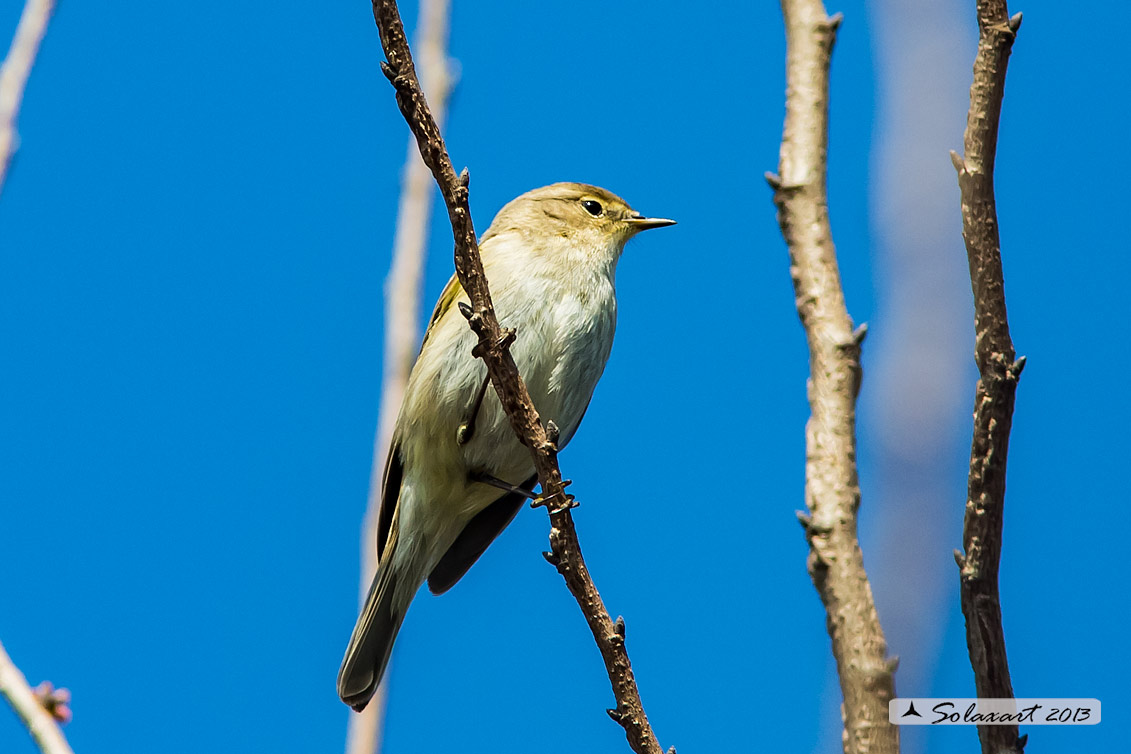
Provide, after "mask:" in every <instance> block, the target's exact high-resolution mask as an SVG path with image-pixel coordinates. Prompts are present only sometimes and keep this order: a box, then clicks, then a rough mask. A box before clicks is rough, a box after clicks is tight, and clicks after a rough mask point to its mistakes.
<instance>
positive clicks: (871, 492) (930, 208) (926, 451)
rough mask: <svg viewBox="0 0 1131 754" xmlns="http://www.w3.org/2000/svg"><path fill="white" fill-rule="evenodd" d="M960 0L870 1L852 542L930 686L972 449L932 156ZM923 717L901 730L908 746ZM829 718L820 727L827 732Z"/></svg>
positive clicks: (956, 268) (966, 302) (950, 112)
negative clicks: (861, 503)
mask: <svg viewBox="0 0 1131 754" xmlns="http://www.w3.org/2000/svg"><path fill="white" fill-rule="evenodd" d="M966 8H967V0H941V1H940V0H879V2H878V3H875V4H870V5H869V13H868V16H869V20H870V21H871V30H872V54H873V56H874V59H875V71H876V81H877V83H876V116H875V117H876V120H875V129H874V139H873V144H874V147H873V156H872V161H871V162H872V171H871V172H872V176H873V180H872V181H871V187H870V196H869V205H870V214H871V218H872V223H871V224H872V228H873V234H874V238H875V246H876V253H875V259H876V262H875V274H874V281H875V288H876V298H877V311H876V314H875V321H876V322H877V323H881V324H880V326H878V327H875V328H874V329H873V330H872V332H871V333H869V337H868V357H869V358H868V360H867V372H868V385H869V389H868V390H866V391H865V392H864V393H863V394H862V395H861V396H860V416H861V442H862V443H865V444H867V447H868V453H867V460H866V461H865V465H866V467H867V469H862V471H864V472H865V473H864V479H865V480H866V481H867V482H868V483H869V484H868V499H869V505H868V509H867V511H866V512H865V515H864V521H863V522H862V525H863V527H864V528H863V529H862V531H861V537H860V539H861V545H862V547H863V548H864V551H865V552H867V553H868V575H869V577H870V578H871V582H872V587H873V590H874V593H875V597H876V608H877V609H878V611H879V614H880V617H881V619H882V620H883V626H884V635H885V636H886V638H887V642H888V648H889V651H890V652H891V653H892V654H893V655H897V656H899V658H900V661H899V687H900V689H902V692H903V693H904V694H907V695H911V696H929V695H931V692H930V688H931V682H932V678H933V676H934V674H935V672H936V670H937V669H938V660H939V656H940V654H939V653H940V651H941V647H942V642H943V637H944V635H945V629H946V621H945V620H941V619H940V618H941V616H945V615H946V614H947V613H948V612H949V611H950V606H951V604H953V603H952V602H951V600H952V599H954V600H957V598H958V593H957V589H956V588H955V587H956V585H955V584H954V582H953V581H952V571H951V569H952V568H953V566H952V561H951V558H950V557H949V554H948V553H949V552H950V550H951V548H953V546H954V542H956V541H958V539H959V537H960V535H961V532H960V525H959V523H958V521H957V520H956V519H955V518H954V515H953V514H954V508H953V502H954V499H955V497H956V496H958V495H961V494H963V489H964V486H963V483H962V479H963V478H964V477H965V467H966V465H967V463H968V460H969V459H968V453H969V434H968V432H969V428H968V427H969V421H970V414H969V394H970V393H969V391H970V390H971V389H972V388H973V386H974V373H973V370H972V369H971V368H970V365H969V361H968V358H967V356H966V353H967V345H966V344H967V339H968V335H967V327H968V325H967V324H966V317H967V311H968V310H969V306H970V281H969V274H968V271H967V269H966V265H965V264H964V263H963V261H962V259H963V256H962V254H961V253H960V249H961V244H962V241H961V239H960V238H958V237H957V236H956V235H955V233H954V229H955V227H957V226H958V225H959V223H961V221H962V220H961V215H960V212H959V208H958V206H957V205H956V204H955V202H954V198H953V187H954V183H953V181H954V171H953V169H952V168H951V167H950V165H949V164H948V163H947V161H946V160H942V159H940V155H942V154H944V153H945V152H946V151H947V150H948V149H950V147H952V146H953V145H954V144H955V143H956V142H957V140H958V138H959V134H960V129H961V122H962V118H963V117H964V114H965V112H966V108H967V106H968V104H969V101H968V89H969V82H968V77H969V71H970V59H971V58H972V57H973V54H974V42H975V38H974V36H973V35H971V34H970V33H969V30H968V28H967V26H966V24H965V23H964V12H965V10H966ZM930 734H931V730H930V729H929V728H927V727H920V726H909V727H904V728H901V730H900V746H901V749H902V750H903V752H904V753H905V754H911V753H912V752H921V751H924V750H925V748H926V746H927V739H928V737H929V736H930ZM832 735H833V734H832V731H829V732H828V739H829V744H828V745H831V739H832Z"/></svg>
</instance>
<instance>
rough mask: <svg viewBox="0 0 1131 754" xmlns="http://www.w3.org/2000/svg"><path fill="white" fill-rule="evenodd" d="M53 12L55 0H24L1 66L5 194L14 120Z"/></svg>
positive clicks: (0, 161)
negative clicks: (13, 35)
mask: <svg viewBox="0 0 1131 754" xmlns="http://www.w3.org/2000/svg"><path fill="white" fill-rule="evenodd" d="M54 10H55V0H27V3H26V4H25V5H24V10H23V13H22V14H21V15H20V23H19V25H18V26H17V27H16V35H15V37H14V38H13V39H12V47H11V49H9V50H8V57H6V58H4V64H3V65H2V66H0V191H3V190H4V179H5V178H7V177H8V167H9V166H10V165H11V164H12V154H13V153H14V152H15V151H16V138H17V137H16V116H17V115H18V114H19V112H20V102H21V101H23V98H24V87H25V86H27V79H28V76H29V75H31V67H32V65H33V64H34V63H35V56H36V54H37V53H38V52H39V43H40V42H42V41H43V35H44V34H46V33H47V22H48V21H49V20H50V19H51V13H52V11H54Z"/></svg>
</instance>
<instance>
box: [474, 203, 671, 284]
mask: <svg viewBox="0 0 1131 754" xmlns="http://www.w3.org/2000/svg"><path fill="white" fill-rule="evenodd" d="M674 224H675V220H667V219H664V218H659V217H646V216H645V215H642V214H641V213H639V212H637V211H636V210H634V209H632V207H630V206H628V203H627V202H625V200H624V199H621V198H620V197H619V196H617V195H616V194H613V193H612V192H610V191H606V190H605V189H603V188H599V187H597V186H590V185H588V184H585V183H555V184H552V185H550V186H544V187H542V188H538V189H534V190H533V191H528V192H526V193H525V194H523V195H522V196H520V197H518V198H517V199H514V200H513V201H511V202H510V203H508V204H507V205H506V206H505V207H503V208H502V209H501V210H499V214H498V215H496V216H495V220H494V222H492V223H491V227H490V228H488V229H487V232H486V233H484V234H483V238H482V241H481V243H487V242H488V241H490V240H491V239H492V238H495V237H500V238H501V237H503V236H511V237H512V238H514V240H518V238H521V239H522V241H523V243H524V245H526V246H527V248H529V249H531V250H533V251H534V252H535V253H547V254H559V253H562V252H566V253H570V254H571V255H592V256H594V257H596V258H600V259H609V261H612V262H613V263H614V264H615V261H616V257H619V256H620V253H621V251H622V250H623V249H624V244H625V243H626V242H627V241H628V239H630V238H632V237H633V236H635V235H636V234H637V233H639V232H640V231H642V230H648V229H649V228H662V227H664V226H666V225H674Z"/></svg>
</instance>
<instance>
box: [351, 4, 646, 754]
mask: <svg viewBox="0 0 1131 754" xmlns="http://www.w3.org/2000/svg"><path fill="white" fill-rule="evenodd" d="M373 17H374V19H375V20H376V22H377V30H378V32H379V34H380V37H381V46H382V48H383V49H384V51H385V57H386V59H387V61H388V62H387V63H382V65H381V70H382V71H383V72H384V73H385V75H386V76H387V77H388V79H389V81H391V82H392V84H393V87H394V89H395V90H396V96H397V104H398V105H399V106H400V109H401V113H402V114H403V115H404V117H405V120H406V121H407V122H408V125H409V128H411V129H412V132H413V134H414V135H415V136H416V140H417V144H418V145H419V148H420V154H421V156H422V157H423V158H424V162H425V164H426V165H427V166H428V168H429V169H430V170H431V171H432V175H433V177H434V178H435V179H436V183H437V184H439V187H440V193H441V194H442V195H443V197H444V203H445V204H446V206H447V209H448V217H449V219H450V220H451V224H452V234H453V236H454V239H455V266H456V275H457V276H458V277H459V281H460V284H461V285H462V286H463V289H464V290H465V291H466V292H467V294H468V297H469V298H470V299H471V307H470V310H469V311H468V312H467V314H468V322H469V324H470V325H471V328H472V330H473V331H474V332H475V334H476V335H477V336H478V337H479V343H478V345H477V346H476V348H475V350H474V352H473V353H474V355H475V356H477V357H479V358H482V359H483V361H484V363H485V364H486V366H487V373H488V374H489V375H490V377H491V384H492V385H494V388H495V392H496V393H498V395H499V401H500V403H501V404H502V407H503V410H504V411H506V413H507V416H508V417H509V418H510V421H511V426H512V427H513V428H514V431H515V433H516V434H517V436H518V437H519V439H520V440H521V441H522V442H523V443H524V444H525V445H526V446H527V447H528V448H529V449H530V452H531V455H532V457H533V459H534V466H535V469H536V470H537V472H538V481H539V484H540V485H541V488H542V498H543V500H544V503H545V505H546V507H547V510H548V511H549V515H550V524H551V532H550V552H549V553H548V554H547V559H548V560H550V562H551V563H553V564H554V565H555V566H556V567H557V569H558V572H559V573H561V574H562V576H563V577H564V578H565V581H566V585H567V586H568V587H569V589H570V592H571V593H572V594H573V596H574V599H575V600H576V601H577V603H578V605H579V606H580V607H581V609H582V612H583V613H584V614H585V618H586V621H587V622H588V623H589V627H590V630H591V631H592V633H593V638H594V640H595V641H596V642H597V646H598V648H599V649H600V651H601V656H602V658H603V659H604V661H605V669H606V671H607V672H608V675H609V681H610V683H611V684H612V688H613V695H614V697H615V698H616V702H617V706H616V708H615V709H612V710H610V711H609V714H610V716H612V717H613V719H614V720H616V721H617V722H618V723H619V724H620V725H621V726H622V727H623V728H624V731H625V736H626V737H627V738H628V742H629V744H630V746H631V747H632V749H633V751H635V752H638V754H643V753H644V752H648V754H660V751H661V750H660V746H659V744H658V743H657V741H656V736H655V734H654V733H653V732H652V728H651V726H650V725H649V724H648V718H647V716H646V715H645V714H644V708H643V706H642V704H641V702H640V693H639V691H638V689H637V687H636V681H635V679H634V677H633V673H632V666H631V664H630V663H629V660H628V653H627V651H626V650H625V644H624V623H623V621H621V620H619V619H618V620H617V622H616V623H614V622H613V620H612V618H611V617H610V616H609V613H608V611H607V610H606V609H605V606H604V603H603V602H602V601H601V597H600V595H599V594H598V593H597V589H596V586H595V585H594V584H593V580H592V578H591V577H590V576H589V572H588V570H587V569H586V567H585V561H584V560H583V559H582V556H581V546H580V543H579V542H578V539H577V532H576V530H575V528H574V524H573V517H572V516H571V514H570V511H569V509H570V507H571V506H572V501H571V499H570V497H569V496H568V495H567V494H566V492H565V486H566V484H567V482H563V480H562V475H561V471H560V469H559V468H558V461H557V448H556V447H555V446H554V443H553V442H552V441H551V439H550V437H549V436H548V435H547V432H546V428H545V426H543V424H542V421H541V419H540V418H539V416H538V412H537V411H536V410H535V408H534V404H533V402H532V401H531V399H530V395H529V393H528V392H527V390H526V385H525V384H524V383H523V381H522V377H521V376H520V375H519V373H518V367H517V366H516V365H515V362H514V359H513V358H512V356H511V353H510V350H509V344H510V341H511V338H512V337H513V332H511V331H504V330H503V329H502V328H501V327H500V326H499V322H498V319H497V318H496V317H495V309H494V305H493V304H492V302H491V294H490V291H489V290H488V287H487V277H486V275H485V274H484V271H483V262H482V260H481V259H480V256H479V245H478V243H477V241H476V237H475V228H474V227H473V226H472V223H471V212H470V209H469V207H468V191H467V187H468V183H469V179H468V174H467V171H466V170H465V171H464V172H463V174H462V175H459V176H457V175H456V172H455V169H454V168H453V166H452V162H451V159H450V158H449V157H448V152H447V149H446V147H445V146H444V140H443V137H442V136H441V134H440V128H439V126H438V125H437V123H436V120H435V119H434V118H433V117H432V114H431V112H430V111H429V109H428V103H427V102H426V101H425V99H424V94H423V92H422V91H421V89H420V83H419V82H418V81H417V78H416V71H415V69H414V67H413V62H412V54H411V52H410V51H409V46H408V41H407V40H406V39H405V34H404V27H403V25H402V24H401V19H400V13H399V12H398V10H397V4H396V2H395V0H373Z"/></svg>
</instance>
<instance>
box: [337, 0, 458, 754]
mask: <svg viewBox="0 0 1131 754" xmlns="http://www.w3.org/2000/svg"><path fill="white" fill-rule="evenodd" d="M419 14H420V17H419V20H418V22H417V30H416V42H415V47H416V50H417V72H418V75H419V76H420V85H421V87H422V88H423V90H424V91H425V92H426V93H427V95H428V100H429V102H430V103H431V104H432V114H433V117H435V118H436V122H437V123H438V124H441V125H442V124H443V123H444V121H445V119H446V117H447V112H448V100H449V98H450V96H451V92H452V88H453V86H454V85H455V75H454V74H453V71H452V65H451V62H450V61H449V60H448V34H449V29H450V25H451V24H450V17H451V2H450V0H421V2H420V8H419ZM434 192H435V185H434V184H433V182H432V174H431V173H430V172H429V170H428V166H427V165H425V164H424V161H423V160H422V159H421V158H420V150H419V149H418V148H417V146H416V139H415V138H413V137H412V136H410V137H409V139H408V153H407V155H406V156H405V166H404V173H403V174H402V176H401V199H400V206H399V207H398V208H397V228H396V236H395V238H394V239H393V261H392V264H391V266H390V269H389V277H388V278H386V280H385V353H384V358H383V360H382V363H383V365H384V366H383V374H382V376H381V407H380V410H379V413H378V415H377V437H376V441H375V442H374V444H373V469H372V472H371V474H370V477H369V504H368V506H367V508H366V511H365V523H364V525H363V526H362V533H361V582H360V584H361V586H360V590H361V591H360V595H359V597H360V601H361V602H362V603H364V601H365V595H366V593H367V591H368V589H369V584H370V583H371V582H372V581H373V575H374V573H375V572H376V570H377V521H378V518H379V516H378V514H379V509H380V506H381V486H382V482H383V480H384V470H385V461H386V458H387V457H388V455H389V441H390V438H391V437H392V434H393V427H394V426H395V425H396V422H397V413H398V412H399V411H400V409H401V400H402V398H403V397H404V389H405V383H406V382H407V381H408V374H409V371H411V369H412V363H413V361H414V359H415V357H416V351H417V349H418V348H419V347H420V325H419V322H418V318H419V316H420V298H421V287H422V284H423V277H424V261H425V258H426V257H427V252H428V227H429V224H430V223H431V221H432V204H433V198H434V196H435V193H434ZM388 679H389V674H387V673H386V674H385V678H384V680H382V682H381V685H380V686H379V687H378V689H377V693H376V695H375V696H374V698H373V699H372V701H370V703H369V705H368V706H367V707H366V708H365V710H363V711H362V712H360V713H358V714H351V715H350V716H349V732H348V735H347V739H346V752H347V754H375V753H376V752H377V751H379V750H380V747H381V736H382V732H381V729H382V722H383V720H384V715H385V704H386V694H387V691H388Z"/></svg>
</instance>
